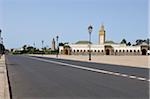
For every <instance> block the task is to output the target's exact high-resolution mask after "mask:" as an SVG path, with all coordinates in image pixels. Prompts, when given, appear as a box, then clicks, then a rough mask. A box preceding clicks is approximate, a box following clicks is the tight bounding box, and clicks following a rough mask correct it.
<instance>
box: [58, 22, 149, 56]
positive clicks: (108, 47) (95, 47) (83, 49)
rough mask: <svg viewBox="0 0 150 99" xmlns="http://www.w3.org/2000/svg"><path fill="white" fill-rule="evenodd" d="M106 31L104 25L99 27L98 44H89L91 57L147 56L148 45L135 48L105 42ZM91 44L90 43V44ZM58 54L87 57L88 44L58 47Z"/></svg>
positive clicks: (144, 44)
mask: <svg viewBox="0 0 150 99" xmlns="http://www.w3.org/2000/svg"><path fill="white" fill-rule="evenodd" d="M105 35H106V31H105V29H104V25H102V26H101V27H100V31H99V35H98V36H99V42H98V44H91V54H92V55H147V51H148V44H146V43H142V44H141V45H137V46H127V45H126V44H120V43H119V44H118V43H113V42H112V41H109V42H108V41H107V42H106V41H105V40H106V39H105ZM90 43H91V42H90ZM59 53H60V54H65V55H88V54H89V42H88V41H78V42H77V43H75V44H65V45H64V46H60V47H59Z"/></svg>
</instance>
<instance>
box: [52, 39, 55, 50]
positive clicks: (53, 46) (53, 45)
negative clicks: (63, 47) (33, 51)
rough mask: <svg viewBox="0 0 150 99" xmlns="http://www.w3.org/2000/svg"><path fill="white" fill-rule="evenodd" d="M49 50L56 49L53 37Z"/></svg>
mask: <svg viewBox="0 0 150 99" xmlns="http://www.w3.org/2000/svg"><path fill="white" fill-rule="evenodd" d="M51 50H53V51H54V50H56V48H55V39H54V38H53V40H52V48H51Z"/></svg>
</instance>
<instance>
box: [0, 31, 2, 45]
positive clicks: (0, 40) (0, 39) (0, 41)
mask: <svg viewBox="0 0 150 99" xmlns="http://www.w3.org/2000/svg"><path fill="white" fill-rule="evenodd" d="M1 33H2V30H1V29H0V43H2V37H1Z"/></svg>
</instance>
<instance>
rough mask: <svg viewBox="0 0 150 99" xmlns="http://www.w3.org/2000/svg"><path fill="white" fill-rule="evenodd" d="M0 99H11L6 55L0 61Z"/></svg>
mask: <svg viewBox="0 0 150 99" xmlns="http://www.w3.org/2000/svg"><path fill="white" fill-rule="evenodd" d="M0 99H10V94H9V86H8V79H7V71H6V64H5V56H4V55H3V56H2V57H1V59H0Z"/></svg>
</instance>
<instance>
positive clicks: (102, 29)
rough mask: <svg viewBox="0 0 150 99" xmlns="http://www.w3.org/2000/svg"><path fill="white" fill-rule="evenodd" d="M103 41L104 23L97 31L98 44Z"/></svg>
mask: <svg viewBox="0 0 150 99" xmlns="http://www.w3.org/2000/svg"><path fill="white" fill-rule="evenodd" d="M104 43H105V30H104V25H103V24H102V26H101V28H100V31H99V44H104Z"/></svg>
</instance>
